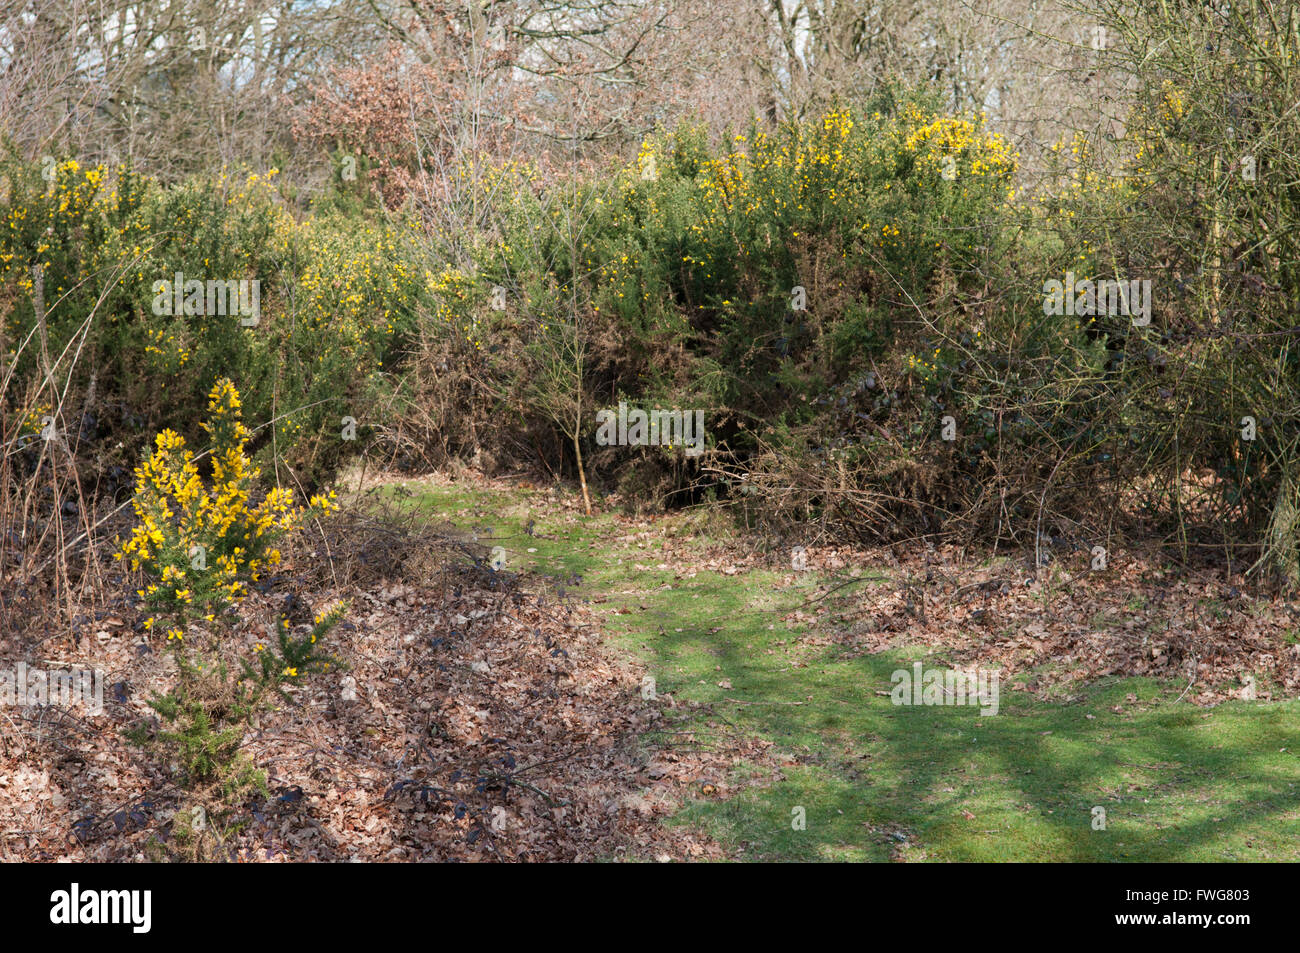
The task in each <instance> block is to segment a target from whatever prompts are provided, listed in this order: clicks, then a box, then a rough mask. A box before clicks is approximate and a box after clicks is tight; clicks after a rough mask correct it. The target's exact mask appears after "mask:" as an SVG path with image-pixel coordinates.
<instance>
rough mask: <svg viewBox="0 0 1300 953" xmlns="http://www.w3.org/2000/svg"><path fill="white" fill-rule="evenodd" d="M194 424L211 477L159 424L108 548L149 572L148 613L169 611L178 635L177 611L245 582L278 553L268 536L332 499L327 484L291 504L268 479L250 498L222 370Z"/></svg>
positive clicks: (235, 592)
mask: <svg viewBox="0 0 1300 953" xmlns="http://www.w3.org/2000/svg"><path fill="white" fill-rule="evenodd" d="M208 411H209V414H210V416H209V417H208V420H207V422H206V423H204V424H203V425H202V426H203V429H204V430H206V431H207V433H208V435H209V436H210V437H211V438H212V447H211V450H210V456H211V459H212V479H211V482H210V483H208V484H205V482H204V480H203V478H202V476H201V475H200V473H199V466H198V461H197V459H196V458H195V456H194V454H193V453H192V452H191V451H189V450H187V449H186V448H185V440H184V438H182V437H181V436H180V435H178V434H176V433H175V432H173V431H171V430H164V431H163V432H162V433H160V434H158V437H157V439H156V440H155V445H154V450H153V452H152V453H151V454H150V455H149V458H148V459H147V460H146V461H145V462H144V463H143V464H142V465H141V466H140V467H139V468H137V470H136V474H135V475H136V492H135V498H134V499H133V501H132V505H133V506H134V508H135V513H136V516H137V517H138V519H139V523H138V524H137V525H136V527H135V528H134V530H133V531H132V533H131V538H130V539H129V540H127V541H126V542H125V543H124V544H123V545H122V547H121V549H120V551H119V552H118V554H117V558H119V559H126V560H129V561H130V565H131V568H132V569H133V570H143V571H144V572H145V573H146V575H148V576H149V578H150V580H151V581H150V582H149V583H148V584H147V585H146V587H145V588H144V589H141V590H140V591H139V595H140V596H141V598H143V599H144V600H145V603H146V604H147V605H148V606H149V607H150V608H151V609H154V610H155V611H156V613H157V616H151V617H150V618H149V619H147V620H146V622H145V626H146V628H152V627H153V626H154V624H155V622H156V619H157V618H164V617H165V618H168V619H175V620H176V624H175V625H170V626H168V628H167V630H166V631H167V638H168V639H169V640H170V639H173V638H183V637H184V632H185V629H184V621H185V619H187V618H194V617H199V616H202V617H203V618H205V619H206V620H207V621H213V619H214V616H215V613H217V612H219V611H220V610H221V609H222V608H224V607H225V606H227V605H229V604H230V603H232V602H235V601H236V600H238V599H239V598H241V597H242V596H243V595H244V594H245V593H246V592H247V584H248V582H250V581H256V580H257V579H258V576H259V575H260V574H261V573H262V572H263V571H265V570H266V569H267V568H269V567H272V566H276V565H278V564H279V562H280V551H279V549H277V548H275V544H276V541H277V540H278V539H280V538H281V537H282V536H283V535H284V534H285V533H287V532H289V531H291V530H293V529H295V528H296V527H298V526H299V525H300V524H301V522H302V520H303V519H304V518H305V517H307V516H309V515H315V514H324V513H327V512H329V511H331V510H333V509H336V508H337V507H336V504H335V503H334V502H333V500H334V493H333V492H331V493H329V494H328V495H327V496H313V497H312V498H311V500H310V501H309V503H308V506H307V507H306V508H300V507H295V506H294V505H293V494H292V491H290V490H284V489H281V488H279V487H276V488H273V489H271V490H270V491H269V492H268V493H267V494H266V496H265V497H264V498H263V499H262V501H261V502H260V503H258V504H256V505H254V504H253V503H252V500H251V497H252V492H253V481H254V480H255V479H256V478H257V476H258V475H259V471H258V470H257V469H255V468H253V467H252V465H251V461H250V459H249V457H248V455H247V452H246V446H247V443H248V438H249V436H250V433H249V430H248V428H247V427H245V426H244V424H243V422H242V420H241V417H240V403H239V393H238V391H236V389H235V386H234V384H233V383H231V381H230V380H228V379H222V380H219V381H218V382H217V383H216V385H215V386H213V388H212V391H211V392H210V394H209V400H208Z"/></svg>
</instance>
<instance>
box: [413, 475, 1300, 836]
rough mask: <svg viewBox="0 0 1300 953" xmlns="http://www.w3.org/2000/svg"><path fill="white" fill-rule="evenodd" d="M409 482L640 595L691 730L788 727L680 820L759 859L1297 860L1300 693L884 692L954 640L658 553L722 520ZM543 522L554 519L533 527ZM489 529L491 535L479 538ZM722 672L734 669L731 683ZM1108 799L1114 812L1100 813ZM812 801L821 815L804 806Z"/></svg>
mask: <svg viewBox="0 0 1300 953" xmlns="http://www.w3.org/2000/svg"><path fill="white" fill-rule="evenodd" d="M409 487H410V489H411V490H412V491H413V493H412V495H411V496H409V497H406V496H405V494H401V495H402V496H403V497H405V504H404V505H412V506H418V507H421V508H424V509H427V510H428V511H429V512H431V513H433V514H436V515H437V516H438V517H439V518H446V519H448V520H450V521H452V522H453V523H455V524H457V525H459V526H461V527H464V528H469V527H473V526H477V527H479V529H480V541H481V542H483V543H485V544H486V545H488V546H493V545H498V544H499V545H502V546H504V547H505V548H506V550H507V553H508V557H507V558H508V563H507V568H508V569H515V570H518V569H523V568H526V569H530V570H535V571H537V572H540V573H545V574H553V575H558V574H564V575H568V574H572V573H578V574H580V575H581V576H582V577H583V580H582V583H581V585H580V586H578V587H577V588H576V589H573V590H571V592H570V595H572V596H574V597H576V598H587V599H593V600H599V599H600V598H601V597H604V598H606V599H607V601H606V602H603V603H601V604H600V605H599V606H598V608H603V609H609V608H615V609H619V610H620V611H621V612H622V614H609V615H606V616H605V619H606V623H605V627H606V633H607V635H608V637H609V639H610V640H611V642H612V644H613V645H614V646H615V647H617V648H619V649H621V650H623V651H627V652H630V653H633V654H635V655H636V656H638V657H639V658H640V659H641V660H642V661H643V662H644V663H645V664H646V666H647V667H648V669H649V671H650V673H651V674H652V675H653V676H654V677H655V679H656V682H657V686H656V687H657V690H658V691H659V692H660V693H671V694H672V695H673V697H674V698H675V699H676V700H677V702H678V703H679V706H680V704H681V703H682V702H695V703H698V708H697V709H695V711H696V712H698V714H696V715H693V716H692V717H694V718H695V720H696V724H693V725H691V726H690V727H692V728H693V729H694V730H695V732H696V735H697V737H699V738H700V739H701V740H703V741H705V742H706V743H707V741H708V740H709V739H710V738H715V737H717V736H718V735H719V734H721V733H724V732H726V733H740V734H742V735H745V736H757V737H761V738H764V739H767V740H768V741H770V742H772V743H773V745H774V746H775V747H774V749H773V750H774V751H775V752H776V753H777V759H778V761H779V762H780V763H781V765H782V766H781V767H780V769H779V770H777V771H774V770H773V769H772V768H771V766H770V765H769V766H764V767H757V766H753V765H740V766H738V767H737V768H736V771H735V776H734V778H732V779H731V782H732V783H733V784H734V785H737V786H738V787H739V792H740V793H739V794H737V795H735V796H733V797H731V798H730V799H727V800H717V799H707V798H700V799H698V800H694V801H692V802H690V803H689V804H688V805H687V806H686V808H685V809H684V810H683V811H681V812H680V813H679V814H678V815H677V816H676V817H675V818H674V819H673V820H672V821H671V823H687V824H693V825H697V826H698V827H700V828H702V829H704V830H706V831H707V832H709V833H710V834H712V835H713V836H715V837H717V838H718V839H720V840H721V841H722V842H723V843H725V844H727V845H728V846H730V847H731V848H732V849H734V850H736V851H737V852H741V851H743V853H742V854H741V856H744V857H746V858H749V859H764V860H888V859H891V857H892V858H894V859H906V860H941V861H997V860H1015V861H1230V860H1296V859H1300V703H1297V702H1281V703H1247V702H1232V703H1228V704H1224V705H1220V706H1219V707H1217V708H1214V709H1210V710H1206V709H1202V708H1198V707H1197V706H1195V705H1192V704H1190V703H1188V702H1186V701H1178V700H1177V699H1178V696H1179V694H1180V693H1181V692H1182V690H1183V688H1184V686H1183V685H1175V684H1172V683H1168V682H1161V681H1157V680H1153V679H1123V680H1119V679H1109V680H1106V681H1103V682H1100V683H1097V684H1094V685H1092V686H1091V687H1089V688H1087V689H1085V690H1083V691H1082V692H1080V691H1077V690H1076V691H1075V692H1074V694H1073V696H1072V700H1071V701H1070V703H1068V704H1067V703H1056V702H1047V701H1040V700H1037V699H1035V698H1033V697H1032V696H1030V695H1029V694H1028V693H1025V692H1020V691H1014V690H1012V686H1011V685H1008V684H1006V683H1005V682H1004V683H1003V685H1002V691H1001V707H1000V712H999V714H998V715H996V716H993V717H982V716H980V715H979V714H978V709H977V708H974V707H964V708H963V707H925V706H916V707H907V706H895V705H893V704H892V703H891V700H890V699H889V698H888V697H886V696H883V695H881V694H878V692H887V691H888V690H889V689H890V688H891V682H890V674H891V673H892V672H893V671H895V670H896V669H899V668H906V667H909V666H910V664H911V662H912V661H914V660H916V659H921V658H927V659H928V660H927V663H926V665H927V668H928V667H929V666H930V665H939V664H942V657H941V656H935V657H933V658H930V657H929V656H928V653H929V652H930V651H931V650H930V649H929V648H928V647H926V646H914V647H910V648H909V649H907V650H903V651H891V652H885V653H881V654H879V655H874V656H872V655H862V654H856V653H851V652H849V651H847V650H845V649H844V648H843V647H841V646H840V645H837V644H833V643H832V644H809V643H808V642H807V641H806V640H807V638H808V637H809V636H826V635H830V634H832V633H830V632H814V631H812V630H810V629H809V628H807V627H805V626H799V625H793V626H788V625H787V624H785V623H783V622H782V621H781V617H782V616H783V615H785V614H787V613H788V612H790V611H791V610H793V609H796V608H798V607H799V606H801V605H802V604H803V603H804V601H805V599H806V598H807V597H808V595H809V593H810V592H812V590H813V588H814V585H815V580H814V579H812V578H810V575H811V574H805V575H801V576H798V577H796V578H797V579H798V583H797V585H794V586H786V585H785V582H787V581H788V580H789V578H790V574H788V573H779V572H774V571H767V570H751V571H741V572H740V573H737V574H736V575H727V574H724V573H720V572H712V571H700V572H699V573H698V574H697V575H695V576H694V577H691V578H683V579H680V580H679V579H676V578H675V575H674V571H673V569H672V568H671V567H670V568H668V569H659V568H657V567H658V566H659V565H660V564H661V563H663V562H665V560H664V559H663V558H662V556H661V555H659V554H658V553H657V550H659V549H660V548H661V547H662V543H663V540H664V539H665V538H666V537H667V536H668V534H673V538H674V540H675V545H677V546H679V547H682V546H685V547H688V548H693V549H696V550H699V551H701V552H703V551H704V550H705V549H706V548H707V547H708V545H709V544H710V542H711V541H713V542H717V541H719V540H721V539H724V538H725V537H726V535H727V531H726V530H725V528H719V525H720V524H718V522H717V520H716V519H713V520H710V519H706V518H704V517H700V516H698V515H692V514H676V515H673V516H670V517H666V518H662V519H659V520H656V521H655V522H654V523H653V526H652V531H651V533H650V534H649V535H648V537H646V538H644V539H637V540H634V541H628V540H619V539H617V538H616V537H619V536H623V535H626V534H627V533H628V532H629V531H628V530H627V529H625V528H623V527H620V526H619V525H618V524H617V523H616V522H615V520H613V519H612V518H611V517H610V516H607V515H605V516H597V517H592V518H586V517H582V516H581V515H572V514H568V513H564V512H562V511H560V510H559V509H558V508H556V507H555V506H554V505H548V504H547V503H546V502H545V501H544V499H543V497H544V494H543V492H542V491H524V490H511V491H488V490H482V489H477V488H469V487H465V486H460V485H457V486H451V487H439V486H432V485H426V484H420V483H412V484H409ZM530 519H535V520H536V527H535V532H536V534H537V535H536V536H528V535H527V534H526V533H525V532H524V527H525V526H526V525H527V523H528V521H529V520H530ZM488 526H490V527H491V528H492V530H493V532H492V536H493V537H494V538H493V539H491V540H489V539H486V538H483V536H482V531H483V530H484V529H485V528H486V527H488ZM638 543H640V544H641V545H640V546H638V545H637V544H638ZM529 548H532V549H535V550H536V551H535V552H532V553H530V552H528V551H527V550H528V549H529ZM638 565H640V566H641V567H645V568H637V566H638ZM860 571H862V572H863V575H864V576H868V577H871V576H873V575H874V576H875V577H876V578H878V579H879V580H881V581H883V582H886V583H887V582H888V577H887V576H886V575H885V574H884V573H880V572H873V571H872V570H871V569H870V567H861V570H860ZM861 588H862V587H860V586H855V587H853V588H852V590H851V591H857V590H859V589H861ZM820 641H821V640H819V642H820ZM724 680H725V682H726V683H729V685H730V687H729V688H726V687H719V683H720V682H724ZM1130 694H1132V695H1135V696H1136V698H1137V701H1136V702H1130V701H1128V700H1127V698H1128V696H1129V695H1130ZM1115 708H1118V709H1120V710H1119V711H1115V710H1112V709H1115ZM747 782H748V783H747ZM1096 807H1100V808H1104V809H1105V812H1106V822H1107V823H1106V830H1104V831H1099V830H1094V829H1093V826H1092V825H1093V813H1092V812H1093V809H1094V808H1096ZM797 808H803V812H804V816H805V817H806V828H805V829H803V830H796V829H794V826H793V823H792V819H793V816H794V814H793V812H795V811H796V809H797ZM967 815H973V817H968V816H967Z"/></svg>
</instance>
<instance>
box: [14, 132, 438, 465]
mask: <svg viewBox="0 0 1300 953" xmlns="http://www.w3.org/2000/svg"><path fill="white" fill-rule="evenodd" d="M47 175H48V176H50V177H51V180H50V181H47V179H46V176H47ZM277 180H278V175H277V170H275V169H271V170H269V171H268V172H266V173H262V174H259V173H236V172H234V171H227V172H224V173H222V174H221V175H219V176H215V177H210V178H194V179H190V180H187V181H186V182H183V183H180V184H178V185H175V186H172V187H170V188H164V187H162V186H161V185H160V184H159V183H157V182H156V181H154V180H152V179H149V178H146V177H143V176H140V175H138V174H136V173H135V172H133V171H132V170H131V168H130V167H129V166H119V167H117V168H115V169H111V170H110V169H107V168H105V167H102V166H97V167H94V168H89V169H83V168H82V167H80V166H79V165H78V164H77V162H76V161H75V160H68V161H65V162H62V163H56V164H55V165H53V166H50V165H49V164H38V163H32V162H26V161H24V160H22V159H21V158H20V157H18V156H17V155H15V154H14V153H13V152H12V151H10V152H9V153H7V154H6V155H5V156H4V157H3V158H2V159H0V222H3V225H4V227H3V228H0V328H2V329H3V333H0V345H2V346H3V348H4V350H5V352H6V361H5V363H6V366H7V367H9V368H10V369H11V371H12V374H13V377H14V380H15V381H23V380H32V379H42V378H41V372H42V371H43V370H45V368H44V367H43V361H45V360H46V359H47V357H46V355H48V360H49V362H50V365H51V368H50V370H52V371H53V374H54V378H53V380H52V381H50V382H47V384H46V386H53V385H55V384H57V385H58V386H57V389H58V391H59V392H60V393H64V394H66V395H68V396H67V397H66V398H65V400H64V402H65V403H67V404H69V405H78V406H79V404H78V403H77V397H78V396H79V395H83V394H92V395H93V396H94V398H95V401H94V406H91V407H89V408H88V409H89V411H90V414H91V417H92V418H93V422H94V426H92V427H89V428H83V429H86V430H87V435H88V436H89V437H92V438H97V439H99V440H100V442H102V443H103V444H105V445H106V446H108V447H111V446H113V445H115V444H116V443H117V442H118V441H124V444H125V448H126V451H127V452H128V453H131V452H134V451H135V450H136V449H137V448H138V447H139V446H140V442H141V441H142V440H143V439H144V435H145V434H146V433H149V432H151V431H154V430H157V429H164V428H167V429H172V430H175V431H176V432H178V433H180V434H182V435H183V436H187V437H190V438H195V437H197V436H199V434H198V433H197V432H196V431H195V430H194V429H193V428H194V426H195V423H196V421H198V420H200V419H202V416H203V410H204V403H205V401H206V395H207V390H208V388H209V386H210V383H211V381H213V380H215V379H216V378H218V377H221V376H224V375H234V376H236V377H238V378H239V379H241V380H243V381H245V382H246V386H245V393H244V401H245V403H246V404H247V405H248V407H249V409H250V411H251V412H252V413H253V414H255V415H256V416H257V417H258V418H259V419H261V420H264V421H267V422H268V426H267V427H266V428H265V431H264V432H262V433H261V434H260V435H259V436H258V437H257V439H256V440H255V441H254V456H255V457H258V458H261V460H262V462H263V463H264V464H267V465H276V466H279V465H281V464H282V463H288V464H289V465H293V466H299V467H300V468H301V469H302V471H303V474H304V475H305V477H306V478H307V479H309V480H310V479H314V478H315V477H316V476H318V475H319V474H321V473H322V472H324V471H325V470H326V469H328V468H329V467H330V466H332V465H333V464H334V463H336V462H337V461H338V460H339V459H340V458H341V456H342V454H343V452H344V451H345V450H346V449H347V448H346V447H344V446H343V445H342V444H341V442H340V439H341V438H340V433H341V424H340V421H341V420H342V418H343V417H345V416H353V417H357V416H359V415H358V409H359V408H360V407H361V406H363V405H365V404H366V402H367V401H370V400H373V399H374V398H375V397H376V396H377V395H378V394H379V393H380V392H381V391H382V390H383V389H384V388H385V386H386V383H385V378H384V371H385V369H386V368H391V367H393V366H394V365H395V364H396V363H397V362H398V361H399V359H400V357H401V355H402V353H403V351H404V349H405V348H406V346H407V343H408V339H409V336H410V335H411V333H412V331H413V328H414V320H415V316H416V314H417V313H418V312H419V311H420V309H422V308H424V307H426V306H427V305H428V303H429V301H430V298H429V289H428V287H427V283H426V282H425V281H424V278H423V274H422V271H423V269H422V267H421V266H420V264H419V263H421V262H423V260H424V258H423V256H422V254H421V253H420V252H419V250H418V248H417V247H416V233H415V230H414V229H413V228H412V223H411V222H410V221H409V220H405V221H401V222H398V221H392V222H388V223H385V222H382V221H365V223H364V224H361V225H358V222H357V221H356V220H354V219H347V220H344V219H342V218H340V217H339V216H338V215H323V216H320V217H313V218H309V219H307V220H306V221H301V222H300V221H298V220H296V219H295V218H294V217H293V215H292V214H290V212H289V210H288V209H287V208H286V206H285V204H284V202H283V199H282V197H281V196H280V194H279V191H278V189H277V186H276V182H277ZM38 267H39V269H40V278H39V282H40V284H41V285H42V290H43V295H42V296H41V297H42V298H43V300H42V301H40V302H38V301H37V300H36V297H37V296H36V295H35V292H36V290H37V283H38V279H37V277H36V275H35V274H34V269H36V268H38ZM178 275H179V276H181V280H183V281H186V282H189V281H197V282H200V283H203V284H207V283H210V282H211V283H216V282H220V283H222V284H223V285H224V283H226V282H244V283H246V285H247V283H252V282H256V288H257V295H256V297H257V303H258V307H257V313H256V314H244V313H242V312H240V313H236V312H235V311H234V309H233V307H227V308H222V307H221V306H220V304H217V305H216V307H217V308H218V309H219V310H224V311H226V312H227V313H208V312H209V311H210V310H212V309H213V307H214V302H213V299H212V298H211V297H210V296H209V297H206V298H205V296H203V295H201V294H200V295H198V296H197V297H196V298H191V297H190V296H189V295H186V296H185V297H184V306H183V307H181V308H179V309H178V308H175V307H173V298H174V297H175V296H176V295H175V292H174V289H173V288H172V287H171V286H172V285H174V284H175V282H176V279H177V276H178ZM250 287H251V286H250ZM210 294H211V293H210V292H209V295H210ZM240 302H241V303H243V304H245V305H246V304H247V303H248V302H247V300H246V299H244V298H241V299H240ZM38 306H39V307H40V308H41V313H42V315H43V317H44V325H43V327H40V328H38V320H37V309H38ZM245 310H247V308H245ZM19 390H20V388H18V387H16V386H10V387H7V388H6V392H5V393H6V397H7V398H9V397H10V395H12V394H16V393H18V392H19ZM47 403H49V401H47ZM13 409H14V410H16V411H18V412H22V413H26V412H29V411H30V410H31V408H28V407H15V408H13ZM64 409H66V408H64ZM59 426H60V427H61V428H66V427H68V426H71V423H70V422H69V421H68V420H66V419H61V420H60V424H59Z"/></svg>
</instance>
